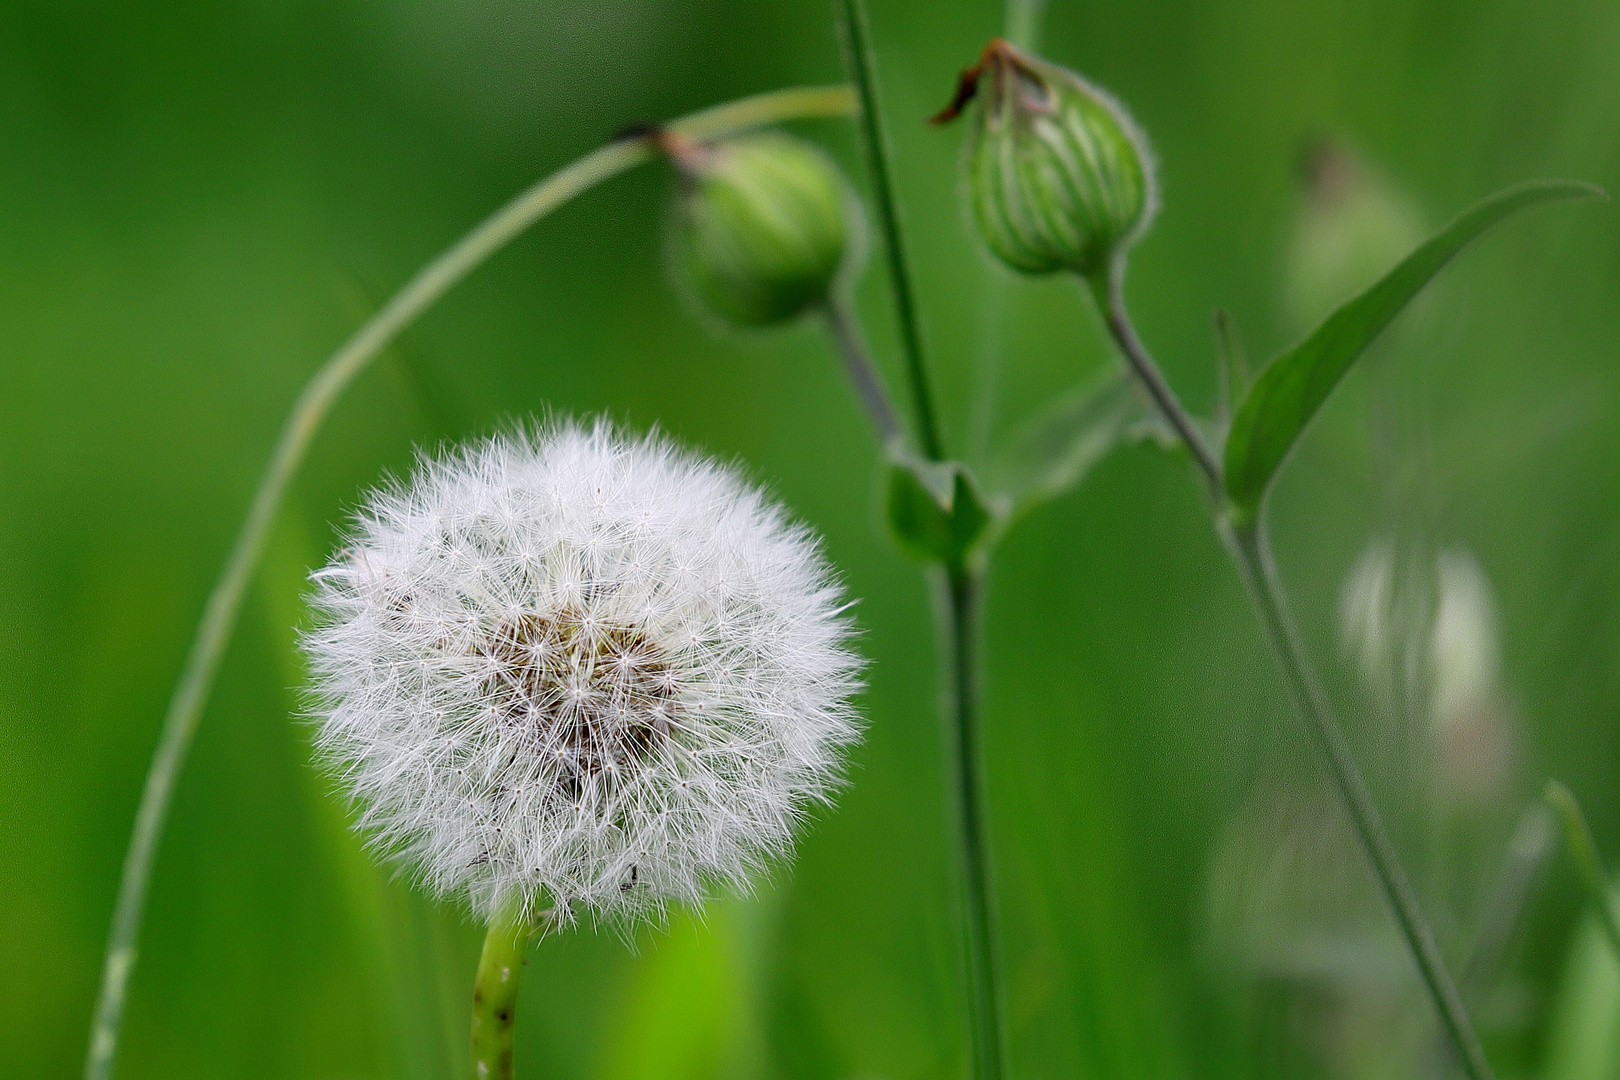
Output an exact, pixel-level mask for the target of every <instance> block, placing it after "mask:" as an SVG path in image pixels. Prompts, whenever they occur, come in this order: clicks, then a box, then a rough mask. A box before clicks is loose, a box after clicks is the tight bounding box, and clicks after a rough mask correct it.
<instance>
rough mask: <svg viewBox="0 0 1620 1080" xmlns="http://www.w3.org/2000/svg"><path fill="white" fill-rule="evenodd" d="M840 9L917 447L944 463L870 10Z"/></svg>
mask: <svg viewBox="0 0 1620 1080" xmlns="http://www.w3.org/2000/svg"><path fill="white" fill-rule="evenodd" d="M840 4H841V7H842V10H843V19H842V26H843V30H844V43H845V50H844V51H845V53H846V55H847V57H848V63H849V75H850V80H851V81H852V82H853V83H854V84H855V92H856V94H857V95H858V96H859V97H860V104H861V125H860V126H861V141H862V143H863V144H864V145H865V147H866V163H867V168H869V169H870V170H871V173H872V194H873V196H874V198H875V200H876V202H877V211H878V228H879V229H880V231H881V232H882V233H883V250H884V254H885V255H886V256H887V258H888V263H889V284H890V287H891V288H892V289H893V291H894V309H895V317H896V318H897V319H898V320H899V323H900V346H901V348H902V349H903V350H904V352H905V354H906V376H907V380H908V382H909V384H910V387H911V406H912V411H913V413H914V415H915V419H916V423H917V443H918V446H919V448H920V449H921V450H922V452H923V456H924V457H927V458H929V459H930V460H932V461H939V460H941V459H943V458H944V456H945V449H944V444H943V443H942V442H941V441H940V437H939V426H938V423H937V422H936V418H935V414H934V398H933V391H932V390H931V389H930V388H929V384H928V367H927V365H926V364H925V363H924V361H923V347H922V334H921V331H920V329H919V327H918V324H917V304H916V299H915V296H914V294H913V292H912V288H911V269H910V266H909V265H908V263H907V260H906V247H905V243H904V242H903V240H902V238H901V235H900V213H899V208H898V206H897V204H896V200H895V195H894V181H893V179H892V177H891V176H890V173H889V142H888V136H887V135H886V134H885V133H884V130H883V104H882V102H881V101H880V100H879V97H878V86H877V74H876V71H875V68H876V62H875V60H874V58H873V55H872V35H871V30H870V27H869V26H868V25H867V21H866V5H865V3H863V0H840Z"/></svg>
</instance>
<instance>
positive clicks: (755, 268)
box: [666, 132, 851, 327]
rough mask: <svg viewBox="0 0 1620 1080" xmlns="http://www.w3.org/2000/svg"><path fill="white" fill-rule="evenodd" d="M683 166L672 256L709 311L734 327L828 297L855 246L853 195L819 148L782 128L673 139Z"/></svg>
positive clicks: (780, 318) (766, 321)
mask: <svg viewBox="0 0 1620 1080" xmlns="http://www.w3.org/2000/svg"><path fill="white" fill-rule="evenodd" d="M666 147H667V148H668V150H669V153H670V156H671V157H672V158H673V160H674V161H675V164H676V166H677V167H678V168H679V169H680V170H681V173H682V177H683V180H684V185H683V190H682V192H681V196H680V199H679V202H678V204H677V206H676V212H675V222H674V235H673V239H672V244H671V255H672V258H673V261H674V267H675V272H676V276H677V277H678V278H679V279H680V280H681V281H682V282H683V284H684V285H685V286H686V288H687V291H688V292H690V293H691V295H692V296H693V298H694V299H695V300H696V301H697V302H698V303H699V304H700V305H701V306H702V307H704V308H706V309H707V310H709V311H711V312H713V313H714V314H715V315H717V316H719V317H720V318H721V319H723V320H725V321H726V322H728V323H731V324H733V325H735V326H742V327H762V326H771V325H774V324H777V323H782V322H786V321H787V320H789V319H793V318H795V317H797V316H799V315H801V314H803V313H804V312H805V311H806V310H808V309H809V308H812V307H815V306H816V305H818V304H822V303H825V302H826V300H827V298H828V296H829V294H830V293H831V291H832V288H833V285H834V283H835V281H836V279H837V277H838V272H839V269H840V268H841V267H842V266H843V263H844V259H845V253H846V252H847V250H848V249H849V247H850V221H849V218H850V205H851V203H850V196H849V194H848V190H847V188H846V186H845V184H844V181H843V178H842V177H841V176H840V175H839V173H838V170H837V168H836V167H835V166H834V165H833V163H832V162H831V161H829V160H828V158H827V156H826V155H825V154H823V153H822V152H821V151H820V150H818V149H816V148H815V147H814V146H811V145H810V144H809V143H806V142H803V141H802V140H799V139H795V138H791V137H789V136H787V135H783V134H780V133H778V132H761V133H758V134H753V135H745V136H741V137H738V138H735V139H729V140H727V141H725V142H721V143H712V144H694V143H669V142H666Z"/></svg>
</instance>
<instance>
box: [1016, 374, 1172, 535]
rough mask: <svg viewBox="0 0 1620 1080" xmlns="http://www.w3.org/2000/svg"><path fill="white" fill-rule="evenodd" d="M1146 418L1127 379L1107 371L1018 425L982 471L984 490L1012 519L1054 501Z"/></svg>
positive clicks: (1145, 411)
mask: <svg viewBox="0 0 1620 1080" xmlns="http://www.w3.org/2000/svg"><path fill="white" fill-rule="evenodd" d="M1146 413H1147V410H1146V408H1145V406H1144V403H1143V401H1142V397H1141V394H1140V393H1139V392H1138V391H1137V389H1136V387H1135V386H1134V385H1132V383H1131V380H1130V376H1129V375H1128V374H1126V373H1125V372H1124V371H1121V370H1118V369H1116V368H1108V369H1105V370H1104V371H1102V372H1100V373H1099V374H1098V375H1097V376H1095V377H1093V378H1091V379H1089V380H1087V381H1086V382H1083V383H1081V384H1080V385H1079V386H1076V387H1074V388H1073V389H1072V390H1070V391H1068V392H1067V393H1065V394H1063V395H1061V396H1059V397H1058V398H1056V399H1054V400H1053V401H1052V402H1051V403H1050V404H1048V405H1047V406H1046V407H1045V408H1043V409H1041V410H1040V411H1038V412H1037V413H1035V415H1033V416H1031V417H1030V418H1029V419H1028V420H1026V421H1025V422H1024V423H1023V424H1022V425H1020V426H1019V427H1018V429H1017V430H1016V431H1014V432H1013V434H1012V437H1011V438H1009V439H1008V440H1007V442H1006V444H1005V445H1004V446H1003V447H1002V448H1001V449H1000V450H999V451H998V452H997V453H996V455H995V456H994V457H993V458H992V459H991V461H990V463H989V464H988V465H987V466H986V467H985V486H986V487H988V488H989V489H990V491H991V492H992V494H993V497H994V498H995V500H996V501H997V503H998V504H1000V505H1004V506H1006V507H1008V508H1010V509H1011V511H1012V513H1013V514H1017V513H1020V512H1022V511H1024V510H1027V509H1029V508H1031V507H1033V506H1036V505H1039V504H1040V503H1043V502H1046V501H1048V500H1050V499H1054V498H1056V497H1057V496H1059V495H1061V494H1062V493H1063V492H1065V491H1067V490H1068V489H1069V488H1071V487H1073V486H1074V485H1075V484H1077V483H1079V482H1080V480H1081V479H1082V478H1084V476H1085V474H1086V473H1087V472H1089V471H1090V470H1091V467H1092V466H1093V465H1095V464H1096V463H1097V462H1098V461H1100V460H1101V459H1102V458H1103V457H1104V456H1106V455H1107V454H1108V452H1109V451H1111V450H1113V449H1114V448H1115V447H1116V446H1118V445H1119V444H1120V443H1121V442H1123V441H1125V440H1126V439H1127V438H1129V436H1130V435H1131V433H1132V431H1133V429H1134V428H1135V427H1136V426H1137V425H1138V424H1140V423H1141V421H1142V419H1143V418H1144V416H1145V415H1146Z"/></svg>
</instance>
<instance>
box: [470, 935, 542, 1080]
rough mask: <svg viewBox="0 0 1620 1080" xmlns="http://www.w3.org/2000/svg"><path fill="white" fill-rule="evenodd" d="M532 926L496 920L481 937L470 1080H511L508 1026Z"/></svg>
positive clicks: (510, 1031)
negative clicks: (471, 1074) (482, 946)
mask: <svg viewBox="0 0 1620 1080" xmlns="http://www.w3.org/2000/svg"><path fill="white" fill-rule="evenodd" d="M534 932H535V926H534V924H533V923H531V922H530V921H528V920H527V919H524V918H507V919H496V920H495V921H494V922H492V923H490V924H489V932H488V933H486V934H485V935H484V951H483V954H482V955H481V956H480V957H479V959H478V975H477V977H476V978H475V979H474V980H473V1007H472V1064H473V1080H512V1023H513V1020H514V1019H515V1018H516V1016H517V995H518V984H519V983H520V982H522V981H523V954H524V953H525V952H527V951H528V948H529V939H530V938H531V937H533V936H534Z"/></svg>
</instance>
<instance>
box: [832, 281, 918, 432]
mask: <svg viewBox="0 0 1620 1080" xmlns="http://www.w3.org/2000/svg"><path fill="white" fill-rule="evenodd" d="M825 310H826V315H827V329H828V330H829V331H830V332H831V333H832V338H833V343H834V344H836V345H837V346H838V353H839V355H840V356H842V357H843V358H844V371H845V373H846V374H847V375H848V376H849V381H850V382H852V383H854V384H855V393H856V396H858V397H859V398H860V399H861V406H862V407H863V408H864V409H865V410H866V416H867V419H869V420H871V421H872V428H873V430H874V431H876V432H877V437H878V442H880V443H882V444H883V448H884V449H885V450H893V449H895V447H896V444H897V443H898V442H900V441H901V440H902V439H903V438H904V437H905V433H904V432H903V431H902V430H901V427H900V419H899V417H897V416H895V413H894V405H893V404H891V403H890V401H889V392H888V391H887V390H886V389H884V386H883V377H882V376H881V375H879V374H878V371H877V367H876V366H875V365H873V363H872V358H871V356H870V355H869V354H868V353H867V351H866V345H865V344H864V343H863V342H862V340H861V331H860V326H859V325H858V323H857V321H856V319H855V313H854V312H853V311H851V310H850V304H849V301H848V300H847V299H845V298H842V297H836V296H835V297H832V298H831V299H829V300H828V301H827V305H826V309H825Z"/></svg>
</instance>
